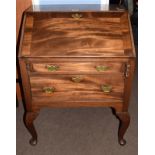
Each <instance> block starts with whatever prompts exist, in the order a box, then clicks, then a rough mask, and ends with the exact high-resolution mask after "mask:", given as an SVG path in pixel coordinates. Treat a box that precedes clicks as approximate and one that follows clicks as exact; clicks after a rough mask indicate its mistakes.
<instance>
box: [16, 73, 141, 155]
mask: <svg viewBox="0 0 155 155" xmlns="http://www.w3.org/2000/svg"><path fill="white" fill-rule="evenodd" d="M132 89H133V91H132V95H131V100H130V102H131V104H130V109H129V112H130V114H131V124H130V127H129V129H128V131H127V133H126V136H125V138H126V140H127V144H126V146H124V147H122V146H120V145H119V144H118V142H117V130H118V123H119V121H118V120H117V119H116V117H114V115H112V112H111V109H109V108H79V109H43V110H42V111H41V112H40V115H39V116H38V118H37V119H36V121H35V126H36V129H37V132H38V144H37V145H36V146H31V145H30V144H29V139H30V134H29V133H28V131H27V130H26V128H25V126H24V124H23V112H24V111H23V106H22V104H21V103H20V104H19V107H18V108H17V155H137V154H138V153H137V152H138V151H137V147H138V146H137V145H138V144H137V143H138V142H137V137H138V131H137V129H138V127H137V126H138V125H137V124H138V118H137V113H138V112H137V111H138V108H137V106H138V105H137V104H138V102H137V71H136V75H135V77H134V82H133V88H132Z"/></svg>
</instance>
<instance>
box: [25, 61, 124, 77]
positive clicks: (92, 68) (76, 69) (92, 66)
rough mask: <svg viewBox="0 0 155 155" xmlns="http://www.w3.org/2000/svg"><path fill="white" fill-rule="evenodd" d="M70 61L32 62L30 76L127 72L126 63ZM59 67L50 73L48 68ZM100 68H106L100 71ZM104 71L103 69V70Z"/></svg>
mask: <svg viewBox="0 0 155 155" xmlns="http://www.w3.org/2000/svg"><path fill="white" fill-rule="evenodd" d="M95 60H96V59H94V61H93V60H92V61H91V62H90V61H79V62H75V61H69V62H67V61H66V62H64V61H61V62H58V61H56V62H55V61H51V62H48V61H47V62H42V63H40V62H38V63H37V62H32V63H31V62H30V63H29V69H28V70H29V71H30V73H29V74H34V75H35V74H69V73H70V74H107V73H116V74H117V73H120V74H123V73H124V70H125V66H124V62H114V61H111V60H109V61H108V62H107V61H104V59H103V61H102V60H101V61H97V60H96V61H95ZM50 66H57V67H58V69H57V70H53V71H50V70H49V69H48V67H50ZM99 67H104V68H105V69H104V68H103V70H99V69H98V68H99ZM101 69H102V68H101Z"/></svg>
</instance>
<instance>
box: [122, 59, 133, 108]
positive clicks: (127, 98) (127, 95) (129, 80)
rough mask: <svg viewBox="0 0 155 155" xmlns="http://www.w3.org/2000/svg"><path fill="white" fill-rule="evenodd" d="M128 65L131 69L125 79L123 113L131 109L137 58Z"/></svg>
mask: <svg viewBox="0 0 155 155" xmlns="http://www.w3.org/2000/svg"><path fill="white" fill-rule="evenodd" d="M127 65H129V69H128V77H126V78H125V86H124V92H125V93H124V104H123V111H128V107H129V101H130V95H131V88H132V81H133V77H134V70H135V58H132V59H129V61H128V63H127Z"/></svg>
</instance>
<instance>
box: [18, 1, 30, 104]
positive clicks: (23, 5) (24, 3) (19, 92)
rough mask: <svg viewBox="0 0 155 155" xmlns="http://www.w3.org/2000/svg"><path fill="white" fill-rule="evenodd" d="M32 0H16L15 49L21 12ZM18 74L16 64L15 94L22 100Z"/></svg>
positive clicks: (20, 24)
mask: <svg viewBox="0 0 155 155" xmlns="http://www.w3.org/2000/svg"><path fill="white" fill-rule="evenodd" d="M31 4H32V1H31V0H16V43H17V45H16V46H17V50H18V46H19V45H18V41H19V40H20V30H21V26H22V21H23V20H22V19H23V12H24V11H25V9H27V8H28V7H29V6H31ZM17 53H18V51H17ZM19 81H21V80H20V76H19V69H18V64H17V68H16V94H17V101H18V102H21V101H22V92H21V83H20V82H19Z"/></svg>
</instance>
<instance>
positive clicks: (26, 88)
mask: <svg viewBox="0 0 155 155" xmlns="http://www.w3.org/2000/svg"><path fill="white" fill-rule="evenodd" d="M19 65H20V72H21V78H22V88H23V92H24V99H25V104H26V110H27V111H31V110H32V106H31V98H32V97H31V87H30V81H29V77H28V73H27V68H26V63H25V61H24V59H22V58H20V59H19Z"/></svg>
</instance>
